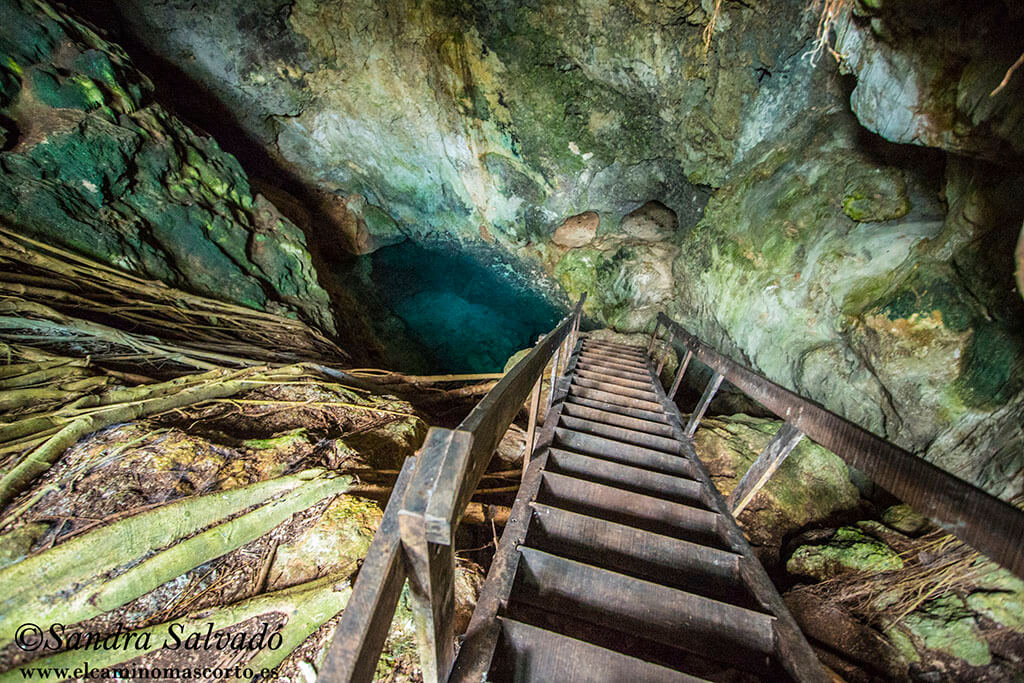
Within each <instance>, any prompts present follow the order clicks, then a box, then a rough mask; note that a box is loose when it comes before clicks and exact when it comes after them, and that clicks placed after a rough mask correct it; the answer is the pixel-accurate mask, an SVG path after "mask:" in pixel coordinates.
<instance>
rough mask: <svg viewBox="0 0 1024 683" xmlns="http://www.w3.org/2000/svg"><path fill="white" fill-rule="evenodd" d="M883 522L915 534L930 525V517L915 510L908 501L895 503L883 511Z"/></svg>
mask: <svg viewBox="0 0 1024 683" xmlns="http://www.w3.org/2000/svg"><path fill="white" fill-rule="evenodd" d="M882 522H884V523H885V524H886V525H887V526H890V527H892V528H893V529H895V530H896V531H899V532H902V533H904V534H909V535H911V536H913V535H914V534H917V533H920V532H921V531H924V530H925V529H926V528H927V527H928V524H929V522H928V518H927V517H925V516H924V515H922V514H920V513H918V512H915V511H914V510H913V508H911V507H910V506H909V505H907V504H906V503H900V504H899V505H893V506H891V507H888V508H886V509H885V511H884V512H882Z"/></svg>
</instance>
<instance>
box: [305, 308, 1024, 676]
mask: <svg viewBox="0 0 1024 683" xmlns="http://www.w3.org/2000/svg"><path fill="white" fill-rule="evenodd" d="M585 300H586V295H583V296H581V297H580V299H579V301H578V302H577V303H576V306H575V308H574V309H573V311H572V312H571V313H570V314H569V315H567V316H566V317H565V318H564V319H563V320H562V321H561V322H560V323H559V324H558V325H557V326H556V327H555V328H554V329H553V330H551V332H549V333H548V334H546V335H545V336H544V337H542V338H541V339H540V341H538V343H537V345H536V346H534V347H533V349H531V350H530V352H529V353H528V354H526V356H524V357H523V358H522V359H521V360H520V361H519V362H518V363H516V364H515V366H513V367H512V368H511V369H510V370H508V372H506V373H505V374H504V376H503V377H502V378H501V379H500V380H499V381H498V383H497V384H496V385H495V387H494V388H493V389H492V390H491V391H490V392H489V393H488V394H487V396H485V397H484V398H483V399H482V400H481V401H480V403H479V404H477V406H476V407H475V408H474V409H473V410H472V411H470V413H469V415H467V416H466V418H465V419H464V420H463V421H462V422H461V423H460V424H459V425H458V427H456V428H455V429H447V428H442V427H431V429H430V431H429V432H428V433H427V437H426V440H425V441H424V444H423V446H422V447H421V448H420V450H419V451H418V452H417V454H416V456H412V457H409V458H406V460H405V463H404V464H403V466H402V470H401V473H400V474H399V476H398V478H397V480H396V481H395V485H394V488H393V490H392V495H391V499H390V500H389V501H388V504H387V507H386V508H385V509H384V516H383V518H382V520H381V523H380V527H379V529H378V530H377V533H376V535H375V536H374V538H373V542H372V543H371V545H370V548H369V550H368V552H367V554H366V558H365V560H364V562H363V564H362V567H361V569H360V570H359V575H358V577H357V579H356V582H355V585H354V586H353V589H352V597H351V598H350V600H349V603H348V606H347V607H346V608H345V611H344V613H343V614H342V617H341V621H340V623H339V624H338V627H337V630H336V631H335V635H334V639H333V641H332V643H331V646H330V648H329V649H328V652H327V656H326V658H325V660H324V663H323V665H322V667H321V669H320V671H319V676H318V680H320V681H323V682H324V683H336V682H338V681H355V682H357V683H363V682H366V681H371V680H373V679H374V672H375V670H376V668H377V664H378V661H379V659H380V656H381V650H382V648H383V646H384V642H385V639H386V637H387V634H388V629H389V626H390V625H391V623H392V618H393V616H394V614H395V608H396V605H397V604H398V601H399V598H400V595H401V594H402V590H403V585H408V587H409V597H410V602H411V604H412V607H413V613H414V618H415V620H416V622H417V629H416V630H417V635H418V638H417V640H418V642H419V649H420V663H421V667H422V672H423V678H424V680H425V681H427V683H441V682H442V681H451V680H456V681H472V682H473V683H477V682H479V681H484V680H495V681H544V682H545V683H548V682H553V683H555V682H559V681H634V680H636V681H669V680H672V681H693V680H706V679H710V680H720V681H747V680H759V681H775V680H798V681H826V680H830V679H829V675H828V672H827V671H826V670H825V669H824V668H823V667H822V666H821V664H820V662H819V661H818V660H817V658H816V657H815V655H814V652H813V651H812V650H811V647H810V645H809V644H808V642H807V640H806V639H805V638H804V636H803V634H802V633H801V632H800V630H799V629H798V628H797V625H796V623H795V622H794V621H793V618H792V616H791V615H790V614H789V612H788V611H787V610H786V607H785V605H784V604H783V602H782V599H781V598H780V597H779V594H778V592H777V591H776V589H775V587H774V586H773V585H772V583H771V581H770V580H769V578H768V576H767V574H766V573H765V571H764V568H763V567H762V566H761V564H760V562H758V560H757V558H756V557H755V556H754V554H753V552H752V551H751V548H750V546H749V545H748V543H747V541H746V539H745V538H744V537H743V533H742V532H741V531H740V529H739V527H737V525H736V521H735V519H734V518H733V515H732V514H731V513H730V510H741V509H742V508H743V506H744V505H746V504H747V503H748V502H749V501H750V500H751V499H752V498H753V496H754V495H756V492H757V491H758V490H759V488H760V487H761V486H762V485H763V484H764V482H765V481H766V480H767V479H768V478H769V477H770V476H771V474H772V472H773V471H775V469H776V468H777V467H778V466H779V464H780V463H781V462H782V461H783V459H785V458H786V457H787V455H788V454H789V453H790V452H791V451H792V450H793V447H794V446H795V445H796V443H797V442H798V441H799V440H800V439H801V438H805V437H806V438H808V439H812V440H813V441H815V442H816V443H817V444H819V445H821V446H823V447H825V448H827V449H829V450H830V451H832V452H833V453H835V454H836V455H838V456H839V457H841V458H842V459H843V460H844V461H846V462H847V463H848V464H849V465H850V466H852V467H856V468H857V469H859V470H860V471H862V472H863V473H865V474H866V475H867V476H869V477H870V478H871V479H872V481H874V482H875V483H876V484H878V485H879V486H881V487H882V488H884V489H886V490H887V491H889V492H890V493H892V494H893V495H895V496H897V497H898V498H900V499H901V500H903V501H905V502H906V503H908V504H910V505H912V506H913V507H914V509H915V510H918V511H920V512H922V513H923V514H926V515H927V516H928V517H929V518H931V519H932V520H933V521H935V522H936V523H938V524H940V525H941V526H943V527H944V528H945V529H947V530H948V531H950V532H951V533H952V534H954V535H955V536H957V537H958V538H960V539H961V540H962V541H964V542H965V543H968V544H970V545H971V546H972V547H974V548H975V549H976V550H979V551H981V552H982V553H984V554H985V555H987V556H988V557H989V558H991V559H992V560H994V561H996V562H998V563H999V564H1001V565H1003V566H1004V567H1006V568H1007V569H1009V570H1010V571H1011V572H1013V573H1014V574H1015V575H1017V576H1019V577H1021V578H1024V511H1022V510H1020V509H1018V508H1016V507H1014V506H1013V505H1010V504H1009V503H1007V502H1005V501H1002V500H1000V499H998V498H995V497H994V496H992V495H990V494H988V493H986V492H985V491H983V490H981V489H979V488H977V487H975V486H973V485H971V484H969V483H967V482H965V481H963V480H961V479H958V478H957V477H955V476H953V475H951V474H949V473H948V472H945V471H943V470H941V469H939V468H938V467H936V466H935V465H933V464H931V463H929V462H928V461H926V460H923V459H922V458H920V457H918V456H916V455H914V454H912V453H909V452H907V451H905V450H903V449H901V448H899V447H898V446H896V445H894V444H892V443H889V442H888V441H885V440H883V439H881V438H879V437H878V436H876V435H874V434H872V433H871V432H868V431H867V430H865V429H863V428H862V427H860V426H858V425H856V424H854V423H852V422H850V421H848V420H846V419H844V418H842V417H841V416H839V415H836V414H835V413H832V412H829V411H828V410H826V409H825V408H823V407H822V406H820V405H818V404H816V403H814V402H812V401H809V400H808V399H806V398H804V397H802V396H800V395H798V394H795V393H793V392H792V391H790V390H788V389H786V388H785V387H782V386H780V385H778V384H775V383H774V382H772V381H770V380H768V379H767V378H765V377H763V376H762V375H759V374H758V373H756V372H755V371H753V370H751V369H750V368H748V367H745V366H744V365H741V364H740V363H737V362H736V361H734V360H732V359H730V358H728V357H727V356H724V355H722V354H721V353H719V352H718V351H716V350H715V349H713V348H712V347H710V346H708V345H707V344H705V343H704V342H702V341H701V340H700V339H699V338H698V337H696V336H694V335H693V334H691V333H690V332H688V331H687V330H686V329H684V328H683V327H682V326H680V325H679V324H678V323H676V322H675V321H673V320H672V319H671V318H669V317H667V316H666V315H664V314H659V315H658V319H657V323H656V325H655V327H654V331H653V333H652V335H651V340H650V344H649V346H648V348H647V349H641V348H639V347H632V346H623V345H619V344H610V343H607V342H602V341H599V340H597V339H594V338H583V339H582V341H581V340H580V337H579V333H580V326H581V323H582V319H583V304H584V302H585ZM662 328H664V330H665V332H666V334H667V340H666V341H665V342H664V344H663V346H662V349H661V350H660V351H659V353H661V354H662V355H661V359H660V361H659V362H658V364H657V366H656V367H655V366H654V364H653V363H652V362H651V361H650V360H649V359H648V356H647V354H648V353H650V352H651V351H653V350H654V348H655V346H656V345H657V342H658V340H659V336H658V333H659V330H660V329H662ZM675 351H680V352H681V353H683V354H684V355H683V356H682V362H681V363H680V367H679V369H678V370H677V371H676V375H675V378H674V380H673V381H672V383H671V388H670V389H669V392H668V395H667V396H666V394H665V391H664V390H663V389H662V386H661V384H660V382H659V381H658V379H657V378H658V375H659V374H660V372H661V369H662V367H663V365H664V363H665V360H666V359H667V358H668V356H669V354H671V353H673V352H675ZM691 361H697V362H700V363H702V364H704V365H705V366H707V367H708V368H709V369H710V370H711V371H712V375H711V379H710V380H709V381H708V383H707V385H706V386H705V389H704V393H703V395H702V396H701V399H700V401H699V402H698V404H697V405H696V406H695V407H694V409H693V411H692V413H691V414H690V415H689V419H688V420H687V422H686V426H685V427H684V426H683V421H682V417H681V416H680V414H679V411H678V409H677V407H676V405H675V403H674V402H673V400H672V398H673V397H674V396H675V393H676V391H677V390H678V388H679V386H680V382H681V380H682V378H683V374H684V373H685V372H686V369H687V367H689V365H690V363H691ZM548 368H550V378H551V386H552V389H551V391H550V392H549V393H550V399H549V405H548V409H547V410H546V412H545V419H544V424H543V425H541V428H540V431H539V432H538V431H537V420H538V419H539V415H540V414H541V405H540V404H541V383H542V379H543V376H544V374H545V372H547V371H548V370H547V369H548ZM342 374H343V373H342ZM724 381H728V382H729V383H730V384H731V385H732V386H733V387H734V388H735V389H738V390H739V391H742V392H743V393H744V394H746V395H747V396H748V397H749V398H751V399H752V400H754V401H757V402H758V403H759V404H760V405H761V406H763V407H764V408H765V409H766V410H768V411H770V412H772V413H774V414H775V415H777V416H778V417H779V418H780V419H781V420H782V421H783V425H782V427H781V428H780V429H779V431H778V432H777V433H776V434H775V436H774V437H772V439H771V441H769V442H768V444H767V445H766V446H765V448H764V450H763V451H762V452H761V454H760V455H759V456H758V458H757V459H756V460H755V461H754V464H753V465H751V467H750V469H749V470H748V471H747V472H746V474H744V475H743V477H742V479H741V480H740V482H739V484H738V485H737V487H736V490H734V491H733V493H732V494H731V497H730V500H729V501H726V500H725V499H723V497H722V496H721V494H719V492H718V491H717V490H716V489H715V487H714V486H713V485H712V483H711V479H710V477H709V476H708V473H707V471H706V470H705V469H704V466H703V465H702V464H701V462H700V460H699V459H698V458H697V455H696V453H695V452H694V447H693V441H692V440H691V437H692V436H693V434H694V433H695V432H696V429H697V426H698V424H699V422H700V420H701V418H702V417H703V415H704V413H705V412H706V411H707V408H708V406H709V405H710V403H711V399H712V398H713V397H714V395H715V392H716V391H717V390H718V389H719V387H720V386H721V385H722V383H723V382H724ZM527 399H529V400H528V405H529V410H528V416H527V417H528V422H527V430H526V443H527V444H528V448H527V455H529V456H531V457H530V458H527V459H526V460H527V462H528V463H529V464H528V466H526V467H525V472H524V475H523V479H522V483H521V486H520V489H519V493H518V495H517V497H516V501H515V503H514V505H513V508H512V511H511V514H510V517H509V521H508V524H507V525H506V527H505V531H504V533H503V535H502V537H501V541H500V543H499V544H498V548H497V551H496V554H495V557H494V561H493V563H492V565H491V569H490V572H489V573H488V575H487V580H486V582H485V584H484V587H483V589H482V591H481V594H480V598H479V600H478V603H477V607H476V610H475V611H474V613H473V617H472V621H471V622H470V625H469V630H468V631H467V632H466V635H465V637H464V638H463V639H462V641H461V646H459V645H460V644H459V643H458V642H457V639H456V637H455V625H454V622H455V619H454V616H455V593H454V584H455V540H456V532H457V530H458V527H459V524H460V521H461V520H462V517H463V515H464V514H465V511H466V508H467V505H468V504H469V501H470V499H471V498H472V497H473V495H474V492H475V491H476V490H477V488H478V486H479V485H480V482H481V480H482V478H483V476H484V473H485V472H486V470H487V468H488V466H489V464H490V462H491V459H492V457H493V454H494V452H495V449H496V448H497V447H498V443H499V441H500V440H501V438H502V435H504V434H505V433H506V431H507V430H508V429H509V426H510V425H511V424H512V422H513V420H514V419H515V417H516V415H517V414H519V413H520V411H521V409H522V407H523V404H524V401H527ZM457 647H458V655H457V658H455V659H454V661H453V658H454V657H455V651H456V648H457Z"/></svg>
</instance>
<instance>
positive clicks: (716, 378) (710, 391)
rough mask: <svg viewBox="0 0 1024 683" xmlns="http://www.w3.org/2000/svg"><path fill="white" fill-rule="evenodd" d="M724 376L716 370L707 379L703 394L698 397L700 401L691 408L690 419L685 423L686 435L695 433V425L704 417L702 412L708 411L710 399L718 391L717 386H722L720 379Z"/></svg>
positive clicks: (691, 436)
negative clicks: (709, 378) (708, 379)
mask: <svg viewBox="0 0 1024 683" xmlns="http://www.w3.org/2000/svg"><path fill="white" fill-rule="evenodd" d="M723 379H724V377H723V376H722V373H720V372H716V373H715V374H714V375H712V376H711V380H710V381H708V385H707V386H706V387H705V388H704V394H703V395H702V396H701V397H700V402H699V403H698V404H697V407H696V408H694V409H693V414H692V415H690V421H689V422H687V423H686V436H688V437H690V438H691V439H692V438H693V435H694V434H696V433H697V427H698V426H699V425H700V421H701V420H702V419H703V418H704V413H706V412H707V411H708V406H709V405H711V399H713V398H714V397H715V393H716V392H717V391H718V387H720V386H722V380H723Z"/></svg>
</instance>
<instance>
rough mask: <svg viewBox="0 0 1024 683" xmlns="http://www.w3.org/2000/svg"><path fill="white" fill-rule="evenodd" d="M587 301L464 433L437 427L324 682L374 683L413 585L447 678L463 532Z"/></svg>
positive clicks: (339, 635) (372, 558)
mask: <svg viewBox="0 0 1024 683" xmlns="http://www.w3.org/2000/svg"><path fill="white" fill-rule="evenodd" d="M586 296H587V295H586V294H583V296H581V297H580V300H579V301H578V302H577V304H576V306H575V308H574V309H573V311H572V312H571V313H570V314H569V315H568V316H566V317H565V318H564V319H563V320H562V321H561V322H560V323H559V324H558V326H556V327H555V329H553V330H552V331H551V332H549V333H548V334H547V335H545V336H544V337H543V338H542V339H541V340H540V341H539V342H538V343H537V345H536V346H535V347H534V348H533V349H532V350H531V351H530V353H529V354H527V355H526V356H525V357H524V358H523V359H522V360H520V361H519V362H518V363H516V365H515V366H514V367H513V368H512V369H511V370H509V371H508V372H507V373H505V375H504V377H502V379H501V380H500V381H499V382H498V384H497V385H495V387H494V388H493V389H491V391H490V392H489V393H488V394H487V395H486V396H485V397H484V398H483V400H481V401H480V403H479V404H477V405H476V407H474V408H473V410H472V411H471V412H470V413H469V415H468V416H467V417H466V419H465V420H463V421H462V423H461V424H460V425H459V426H458V427H457V428H455V429H442V428H437V427H431V429H430V431H429V432H428V433H427V437H426V440H425V441H424V443H423V446H422V447H421V448H420V450H419V451H418V453H417V455H416V456H415V457H411V458H409V459H408V460H407V461H406V463H405V466H404V467H403V468H402V474H401V475H400V476H399V481H398V483H397V484H396V485H395V488H394V489H393V491H392V496H391V500H389V501H388V504H387V507H385V509H384V516H383V518H382V521H381V525H380V527H379V529H378V531H377V533H376V534H375V535H374V538H373V542H372V543H371V545H370V549H369V551H368V552H367V556H366V560H365V561H364V563H363V567H362V569H361V570H360V572H359V576H358V578H357V580H356V583H355V586H354V587H353V590H352V597H351V598H350V600H349V606H348V608H346V610H345V611H344V613H343V614H342V618H341V622H340V623H339V624H338V628H337V630H336V631H335V635H334V639H333V641H332V642H331V646H330V648H329V650H328V653H327V659H326V661H325V663H324V666H323V667H322V668H321V672H320V674H319V676H318V680H319V681H324V682H325V683H326V682H328V681H329V682H331V683H334V682H337V681H370V680H372V677H373V673H374V669H375V667H376V663H377V661H378V660H379V659H380V653H381V650H382V648H383V646H384V639H385V637H386V635H387V629H388V626H389V625H390V623H391V620H392V619H393V617H394V613H395V607H396V605H397V601H398V594H399V593H400V592H401V589H402V585H403V584H404V582H405V580H406V579H407V578H408V580H409V585H410V589H411V590H410V594H411V597H412V607H413V612H414V615H415V616H416V619H417V622H418V623H417V635H418V636H419V639H420V659H421V666H422V670H423V677H424V680H425V681H428V682H436V681H442V680H445V679H446V678H447V677H448V672H449V670H450V669H451V664H452V656H453V654H454V647H455V642H454V633H453V628H454V626H453V624H454V611H455V593H454V581H455V553H454V548H453V547H452V542H453V538H454V535H455V530H456V529H457V528H458V524H459V522H460V520H461V519H462V515H463V513H464V512H465V510H466V506H467V505H468V503H469V501H470V498H471V497H472V496H473V492H474V491H475V490H476V488H477V486H478V485H479V483H480V479H481V478H482V477H483V474H484V472H485V471H486V469H487V465H488V464H489V463H490V461H491V457H492V456H493V454H494V451H495V449H496V448H497V445H498V442H499V441H500V440H501V438H502V436H504V434H505V432H506V431H508V428H509V426H510V425H511V424H512V421H513V420H514V419H515V416H516V415H517V414H518V413H519V410H520V409H521V408H522V405H523V402H524V401H525V400H526V398H527V396H529V395H530V392H531V390H532V391H533V393H534V396H533V398H534V400H531V402H530V406H531V410H530V416H529V420H530V427H531V428H530V429H529V433H531V434H532V433H533V432H534V430H533V426H534V425H535V424H536V420H537V414H536V410H537V406H538V404H539V401H538V400H537V398H538V397H539V392H540V382H541V379H542V375H543V373H544V368H545V367H547V364H548V362H549V361H550V360H551V359H552V357H553V356H554V360H555V363H556V365H557V364H558V363H559V361H560V360H561V362H563V363H564V362H566V361H567V359H568V358H569V355H570V353H571V350H572V348H574V347H575V345H576V340H577V337H578V336H579V329H580V322H581V320H582V316H583V302H584V301H585V300H586ZM555 370H557V368H555ZM555 374H556V375H558V374H561V373H560V372H556V373H555ZM532 447H533V444H532V443H527V444H526V453H527V454H529V452H530V451H531V450H532Z"/></svg>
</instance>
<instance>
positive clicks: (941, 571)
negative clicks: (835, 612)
mask: <svg viewBox="0 0 1024 683" xmlns="http://www.w3.org/2000/svg"><path fill="white" fill-rule="evenodd" d="M900 556H901V557H902V559H903V562H904V566H903V568H902V569H896V570H893V571H887V572H880V573H876V574H872V573H863V574H856V575H851V574H844V575H841V576H837V577H835V578H832V579H828V580H826V581H822V582H821V583H817V584H814V585H810V586H804V587H800V588H797V589H795V590H797V591H801V592H808V593H811V594H812V595H814V596H815V597H816V598H817V599H819V600H821V601H822V602H825V603H832V604H841V605H843V606H845V607H846V608H847V609H849V610H850V611H851V612H852V613H854V614H855V615H857V616H859V617H861V618H862V619H864V620H865V621H866V622H868V623H872V624H876V625H878V626H881V627H883V628H887V627H890V626H893V625H895V624H898V623H899V622H900V621H901V620H902V619H903V618H904V617H906V616H907V615H908V614H910V613H911V612H913V611H914V610H916V609H917V608H918V607H920V606H921V605H922V604H923V603H925V602H928V601H929V600H933V599H935V598H938V597H940V596H942V595H944V594H946V593H948V592H950V591H962V592H970V591H971V590H973V588H974V587H975V586H976V585H978V584H979V583H982V582H984V580H985V578H986V577H987V576H989V575H990V574H992V573H993V572H996V571H998V570H999V567H998V566H997V565H995V564H993V563H992V562H990V561H988V560H986V559H985V558H983V557H982V556H981V555H979V554H978V552H977V551H975V550H972V549H971V548H970V547H968V546H966V545H964V544H963V543H961V542H960V541H958V540H957V539H956V538H954V537H953V536H950V535H949V534H948V533H946V532H944V531H936V532H933V533H930V534H927V535H925V536H922V537H921V538H918V539H916V540H915V541H914V542H913V545H912V546H911V547H910V548H908V549H907V550H905V551H904V552H902V553H900Z"/></svg>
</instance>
